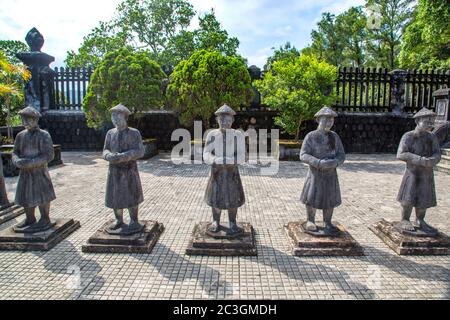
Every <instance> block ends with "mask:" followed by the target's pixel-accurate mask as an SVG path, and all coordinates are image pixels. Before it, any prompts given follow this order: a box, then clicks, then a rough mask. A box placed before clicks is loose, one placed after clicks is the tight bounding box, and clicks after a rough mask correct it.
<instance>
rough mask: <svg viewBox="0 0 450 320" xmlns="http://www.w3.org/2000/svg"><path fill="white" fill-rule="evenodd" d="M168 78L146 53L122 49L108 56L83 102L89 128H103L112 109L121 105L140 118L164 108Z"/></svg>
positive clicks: (93, 77) (97, 71)
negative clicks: (166, 78)
mask: <svg viewBox="0 0 450 320" xmlns="http://www.w3.org/2000/svg"><path fill="white" fill-rule="evenodd" d="M165 77H166V75H165V74H164V72H163V71H162V69H161V67H160V66H159V65H158V64H157V63H156V62H155V61H153V60H151V59H150V58H149V57H148V55H147V54H146V53H144V52H138V53H132V52H130V51H129V50H128V49H120V50H116V51H113V52H111V53H108V54H107V55H106V56H105V58H104V60H103V61H102V62H100V64H99V65H98V67H97V68H96V69H95V71H94V73H93V74H92V78H91V82H90V84H89V88H88V92H87V94H86V96H85V98H84V100H83V110H84V111H85V112H86V117H87V122H88V125H89V126H90V127H94V128H100V127H101V126H102V125H103V124H105V123H107V122H108V121H109V119H110V112H109V109H111V108H112V107H114V106H115V105H117V104H119V103H122V104H124V105H125V106H126V107H127V108H129V109H130V110H131V111H132V112H133V113H134V114H135V115H134V116H135V117H139V116H140V115H141V113H142V112H144V111H148V110H151V109H161V108H162V107H163V106H164V95H163V90H162V83H163V79H164V78H165Z"/></svg>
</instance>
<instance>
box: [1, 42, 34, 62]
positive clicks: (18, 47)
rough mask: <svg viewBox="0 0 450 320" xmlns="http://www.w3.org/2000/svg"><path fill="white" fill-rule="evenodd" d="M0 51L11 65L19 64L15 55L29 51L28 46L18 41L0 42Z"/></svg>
mask: <svg viewBox="0 0 450 320" xmlns="http://www.w3.org/2000/svg"><path fill="white" fill-rule="evenodd" d="M0 50H2V51H3V52H4V54H5V56H6V58H7V59H8V61H9V62H10V63H12V64H20V63H21V61H20V60H19V59H17V57H16V53H19V52H26V51H29V50H30V49H29V48H28V46H27V45H26V44H25V43H23V42H22V41H19V40H0Z"/></svg>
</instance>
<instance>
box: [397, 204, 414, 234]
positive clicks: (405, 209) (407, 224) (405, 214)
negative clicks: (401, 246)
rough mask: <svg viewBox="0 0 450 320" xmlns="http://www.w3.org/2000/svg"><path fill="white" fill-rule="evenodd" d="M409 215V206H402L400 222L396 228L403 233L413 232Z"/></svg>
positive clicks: (410, 208)
mask: <svg viewBox="0 0 450 320" xmlns="http://www.w3.org/2000/svg"><path fill="white" fill-rule="evenodd" d="M411 213H412V207H411V206H402V221H400V222H399V223H398V224H397V226H398V227H399V228H400V229H402V230H405V231H411V232H413V231H415V230H416V228H415V227H414V225H413V224H412V223H411V221H410V219H411Z"/></svg>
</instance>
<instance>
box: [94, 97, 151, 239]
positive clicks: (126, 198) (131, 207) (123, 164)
mask: <svg viewBox="0 0 450 320" xmlns="http://www.w3.org/2000/svg"><path fill="white" fill-rule="evenodd" d="M130 114H131V112H130V110H128V108H126V107H125V106H123V105H121V104H119V105H117V106H115V107H114V108H112V109H111V119H112V122H113V124H114V126H115V128H114V129H111V130H109V131H108V133H107V134H106V139H105V146H104V148H103V158H104V159H105V160H106V161H108V162H109V171H108V179H107V187H106V196H105V204H106V206H107V207H108V208H111V209H113V210H114V215H115V220H116V221H115V222H114V223H113V224H112V225H111V226H109V228H108V229H107V230H106V231H107V232H108V233H109V234H120V235H131V234H135V233H139V232H141V231H142V230H143V229H144V225H142V224H140V223H139V220H138V212H139V204H141V203H142V202H143V201H144V196H143V192H142V185H141V179H140V177H139V171H138V167H137V162H136V161H137V160H138V159H140V158H142V157H143V156H144V146H143V144H142V137H141V134H140V133H139V131H138V130H137V129H133V128H130V127H128V125H127V121H128V117H129V115H130ZM124 209H128V212H129V215H130V223H129V224H128V225H127V224H125V222H124V219H123V211H124Z"/></svg>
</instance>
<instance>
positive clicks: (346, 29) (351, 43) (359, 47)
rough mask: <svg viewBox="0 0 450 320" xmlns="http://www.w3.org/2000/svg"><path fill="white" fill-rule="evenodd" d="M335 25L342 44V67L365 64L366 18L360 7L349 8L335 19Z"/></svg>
mask: <svg viewBox="0 0 450 320" xmlns="http://www.w3.org/2000/svg"><path fill="white" fill-rule="evenodd" d="M336 25H337V29H338V32H339V33H340V37H341V40H342V42H343V47H344V50H343V52H342V55H343V58H344V59H343V62H342V64H343V65H351V66H355V67H358V66H362V65H364V63H365V47H366V42H367V29H366V25H367V17H366V15H365V13H364V11H363V8H362V7H351V8H350V9H348V10H347V11H345V12H344V13H342V14H340V15H338V16H337V17H336Z"/></svg>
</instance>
